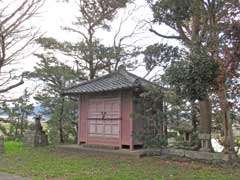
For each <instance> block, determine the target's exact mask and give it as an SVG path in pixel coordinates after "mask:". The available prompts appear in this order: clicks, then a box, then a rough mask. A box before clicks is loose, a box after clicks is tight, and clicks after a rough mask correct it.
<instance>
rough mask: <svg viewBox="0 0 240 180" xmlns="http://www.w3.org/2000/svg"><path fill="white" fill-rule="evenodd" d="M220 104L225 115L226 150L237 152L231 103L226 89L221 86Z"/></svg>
mask: <svg viewBox="0 0 240 180" xmlns="http://www.w3.org/2000/svg"><path fill="white" fill-rule="evenodd" d="M219 98H220V106H221V111H222V116H223V129H224V145H223V146H224V150H223V151H224V152H225V153H235V149H234V138H233V131H232V119H231V117H230V105H229V102H228V101H227V98H226V93H225V89H224V88H221V89H220V91H219Z"/></svg>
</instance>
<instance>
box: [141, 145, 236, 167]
mask: <svg viewBox="0 0 240 180" xmlns="http://www.w3.org/2000/svg"><path fill="white" fill-rule="evenodd" d="M140 156H141V157H144V156H168V157H178V158H182V159H184V158H185V159H189V160H196V161H201V162H205V163H214V164H219V163H230V164H231V163H239V159H238V158H236V155H234V154H224V153H213V152H201V151H191V150H184V149H174V148H164V149H146V150H142V153H141V155H140Z"/></svg>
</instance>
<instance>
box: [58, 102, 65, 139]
mask: <svg viewBox="0 0 240 180" xmlns="http://www.w3.org/2000/svg"><path fill="white" fill-rule="evenodd" d="M64 101H65V99H64V97H62V105H61V111H60V117H59V137H60V143H64V137H63V110H64Z"/></svg>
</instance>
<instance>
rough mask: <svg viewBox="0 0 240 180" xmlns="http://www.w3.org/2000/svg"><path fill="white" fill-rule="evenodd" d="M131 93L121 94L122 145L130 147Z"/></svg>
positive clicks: (124, 92)
mask: <svg viewBox="0 0 240 180" xmlns="http://www.w3.org/2000/svg"><path fill="white" fill-rule="evenodd" d="M131 113H132V92H131V91H123V92H122V126H121V129H122V144H123V145H131V123H132V120H131V117H130V115H131Z"/></svg>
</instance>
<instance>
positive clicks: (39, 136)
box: [24, 116, 48, 147]
mask: <svg viewBox="0 0 240 180" xmlns="http://www.w3.org/2000/svg"><path fill="white" fill-rule="evenodd" d="M40 120H41V116H36V117H35V124H34V129H33V130H27V131H26V132H25V135H24V144H25V145H27V146H32V147H36V146H46V145H48V137H47V135H46V133H45V132H44V131H43V128H42V125H41V122H40Z"/></svg>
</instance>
